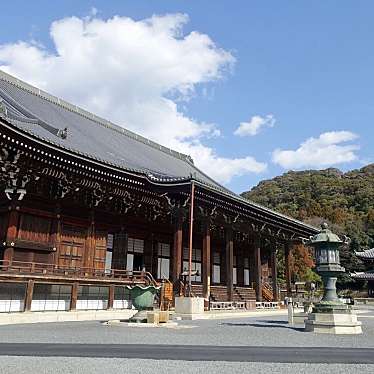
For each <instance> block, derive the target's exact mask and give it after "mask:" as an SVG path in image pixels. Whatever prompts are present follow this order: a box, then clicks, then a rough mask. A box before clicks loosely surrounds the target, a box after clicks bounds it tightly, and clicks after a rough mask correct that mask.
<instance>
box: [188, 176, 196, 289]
mask: <svg viewBox="0 0 374 374" xmlns="http://www.w3.org/2000/svg"><path fill="white" fill-rule="evenodd" d="M194 202H195V183H194V182H193V181H192V182H191V203H190V222H189V229H190V230H189V231H190V232H189V234H190V235H189V241H188V296H191V292H192V276H191V273H192V245H193V224H194Z"/></svg>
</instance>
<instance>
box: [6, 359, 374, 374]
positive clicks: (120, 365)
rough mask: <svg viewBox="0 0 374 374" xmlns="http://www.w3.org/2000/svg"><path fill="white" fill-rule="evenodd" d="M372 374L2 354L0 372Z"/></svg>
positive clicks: (348, 368)
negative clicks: (8, 355)
mask: <svg viewBox="0 0 374 374" xmlns="http://www.w3.org/2000/svg"><path fill="white" fill-rule="evenodd" d="M176 372H178V373H181V374H182V373H183V374H200V373H204V374H210V373H214V374H217V373H225V374H226V373H234V374H235V373H249V374H251V373H256V374H257V373H261V374H284V373H287V374H303V373H307V374H320V373H326V372H328V373H329V374H341V373H345V374H350V373H352V374H353V373H360V374H372V373H373V372H374V365H335V364H329V365H327V364H269V363H256V362H254V363H242V362H237V363H228V362H217V361H216V362H200V361H194V362H190V361H164V360H133V359H131V360H129V359H88V358H53V359H50V358H39V357H38V358H36V357H7V356H3V357H1V366H0V374H8V373H17V374H34V373H35V374H50V373H54V374H60V373H61V374H62V373H63V374H70V373H74V374H81V373H87V374H99V373H100V374H101V373H105V374H107V373H119V374H120V373H131V374H148V373H150V374H153V373H162V374H169V373H170V374H174V373H176Z"/></svg>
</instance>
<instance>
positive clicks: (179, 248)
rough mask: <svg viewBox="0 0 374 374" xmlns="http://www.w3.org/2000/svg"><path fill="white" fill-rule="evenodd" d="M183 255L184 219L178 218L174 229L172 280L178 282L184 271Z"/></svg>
mask: <svg viewBox="0 0 374 374" xmlns="http://www.w3.org/2000/svg"><path fill="white" fill-rule="evenodd" d="M182 254H183V219H182V217H181V216H178V217H177V222H176V225H175V229H174V242H173V273H172V280H173V282H177V281H178V279H179V276H180V274H181V271H182Z"/></svg>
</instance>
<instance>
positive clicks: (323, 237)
mask: <svg viewBox="0 0 374 374" xmlns="http://www.w3.org/2000/svg"><path fill="white" fill-rule="evenodd" d="M321 229H322V230H321V231H320V232H319V233H318V234H316V235H314V236H311V237H310V239H309V241H308V242H307V244H308V245H314V244H317V243H343V240H341V239H340V238H339V236H338V235H336V234H334V233H333V232H332V231H331V230H330V229H329V228H328V225H327V223H326V222H324V223H322V224H321Z"/></svg>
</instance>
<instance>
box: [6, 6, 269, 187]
mask: <svg viewBox="0 0 374 374" xmlns="http://www.w3.org/2000/svg"><path fill="white" fill-rule="evenodd" d="M187 22H188V17H187V16H186V15H184V14H167V15H163V16H152V17H151V18H148V19H144V20H140V21H135V20H133V19H131V18H127V17H119V16H115V17H113V18H111V19H107V20H103V19H100V18H98V17H97V10H94V11H91V14H90V16H89V17H84V18H77V17H69V18H64V19H61V20H58V21H55V22H53V23H52V25H51V29H50V35H51V38H52V41H53V43H54V46H55V52H53V53H52V52H50V51H47V50H46V49H44V48H43V47H41V46H40V45H38V44H35V43H32V42H22V41H21V42H17V43H14V44H4V45H0V68H1V69H3V70H5V71H7V72H9V73H10V74H13V75H16V76H17V77H19V78H21V79H24V80H26V81H28V82H30V83H32V84H35V85H37V86H39V87H40V88H42V89H45V90H46V91H49V92H51V93H53V94H55V95H58V96H61V97H63V98H65V99H66V100H69V101H71V102H73V103H75V104H77V105H80V106H82V107H84V108H86V109H88V110H90V111H92V112H94V113H96V114H99V115H101V116H103V117H106V118H108V119H111V120H112V121H114V122H116V123H118V124H120V125H121V124H122V125H123V126H124V127H126V128H129V129H131V130H133V131H136V132H138V133H140V134H142V135H144V136H146V137H149V138H151V139H153V140H155V141H157V142H160V143H162V144H164V145H166V146H169V147H173V148H174V149H176V150H179V151H182V152H183V151H184V152H186V153H188V154H191V155H192V156H193V157H194V159H195V163H196V164H197V166H199V167H201V168H202V169H203V170H204V171H205V172H207V173H208V174H211V175H214V176H215V177H216V178H217V180H218V181H220V182H223V183H227V182H229V181H230V180H231V179H232V178H233V177H234V176H236V175H241V174H245V173H249V172H255V173H257V172H260V171H261V170H263V169H264V168H265V167H266V165H264V164H261V163H258V162H257V161H255V160H254V159H252V158H251V157H244V158H238V159H235V158H234V159H226V158H222V157H219V156H218V155H217V154H216V152H215V151H214V150H213V149H211V148H209V147H207V146H206V145H203V141H204V138H209V137H212V136H217V135H219V133H220V132H219V129H218V128H217V126H216V125H214V124H207V123H202V122H199V121H198V120H195V119H193V118H190V117H189V116H188V115H186V114H184V112H182V111H181V110H180V109H179V106H178V105H180V103H181V101H184V102H185V103H186V102H187V101H188V99H189V98H190V97H191V96H193V95H194V94H195V92H196V88H197V86H198V85H202V84H204V83H208V82H214V81H215V80H217V79H220V78H222V77H223V76H224V75H225V73H227V71H230V69H231V68H232V67H233V65H234V63H235V58H234V57H233V55H232V54H231V53H230V52H228V51H225V50H224V49H222V48H219V47H217V45H216V44H215V43H214V42H213V41H212V40H211V39H210V37H209V36H207V35H205V34H201V33H199V32H197V31H193V32H191V33H189V34H184V33H183V26H184V24H186V23H187ZM183 105H184V104H183Z"/></svg>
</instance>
